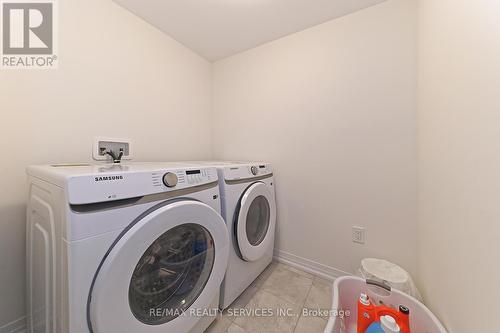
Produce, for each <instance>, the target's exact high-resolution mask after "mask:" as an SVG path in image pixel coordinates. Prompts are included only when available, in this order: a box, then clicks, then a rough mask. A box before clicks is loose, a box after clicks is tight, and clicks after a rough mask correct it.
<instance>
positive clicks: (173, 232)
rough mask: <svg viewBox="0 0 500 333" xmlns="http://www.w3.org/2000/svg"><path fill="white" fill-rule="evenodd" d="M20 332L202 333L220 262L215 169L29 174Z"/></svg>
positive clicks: (222, 248)
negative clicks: (24, 322) (24, 318)
mask: <svg viewBox="0 0 500 333" xmlns="http://www.w3.org/2000/svg"><path fill="white" fill-rule="evenodd" d="M27 172H28V175H29V202H28V209H27V260H28V263H27V271H28V275H27V279H28V281H27V284H28V311H27V312H28V325H29V330H28V332H30V333H33V332H37V333H38V332H40V333H41V332H43V333H49V332H50V333H84V332H85V333H89V332H94V333H114V332H134V333H139V332H140V333H160V332H161V333H165V332H175V333H184V332H186V333H187V332H190V333H191V332H202V331H204V330H205V328H206V327H208V326H209V324H210V323H211V321H212V320H213V319H214V317H215V316H216V310H217V308H218V303H219V293H220V285H221V282H222V279H223V277H224V273H225V271H226V267H227V262H228V255H229V236H228V231H227V228H226V225H225V223H224V220H223V219H222V217H221V215H220V214H219V213H220V197H219V188H218V183H217V170H216V169H215V168H210V167H197V168H193V167H183V166H180V165H178V164H129V165H127V164H124V165H73V166H69V165H52V166H33V167H29V168H28V170H27Z"/></svg>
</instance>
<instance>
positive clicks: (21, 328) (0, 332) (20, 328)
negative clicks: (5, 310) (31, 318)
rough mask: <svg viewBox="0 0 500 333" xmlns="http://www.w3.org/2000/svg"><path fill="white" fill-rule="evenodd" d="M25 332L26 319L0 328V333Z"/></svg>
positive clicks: (17, 320)
mask: <svg viewBox="0 0 500 333" xmlns="http://www.w3.org/2000/svg"><path fill="white" fill-rule="evenodd" d="M25 331H26V317H21V318H19V319H16V320H14V321H13V322H10V323H8V324H5V325H3V326H1V327H0V333H21V332H25Z"/></svg>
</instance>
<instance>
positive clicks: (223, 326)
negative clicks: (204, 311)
mask: <svg viewBox="0 0 500 333" xmlns="http://www.w3.org/2000/svg"><path fill="white" fill-rule="evenodd" d="M229 325H231V320H230V319H229V318H228V317H227V316H221V315H219V316H217V318H216V319H215V321H214V322H213V323H212V324H211V325H210V326H209V327H208V328H207V329H206V331H205V333H224V332H226V330H227V328H228V327H229Z"/></svg>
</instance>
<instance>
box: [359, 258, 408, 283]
mask: <svg viewBox="0 0 500 333" xmlns="http://www.w3.org/2000/svg"><path fill="white" fill-rule="evenodd" d="M361 268H362V269H363V270H364V271H365V272H367V273H368V274H370V275H373V276H374V277H376V278H378V279H380V280H383V281H386V282H389V283H393V284H405V283H407V282H408V280H409V276H410V275H409V274H408V272H406V271H405V270H404V269H402V268H401V267H399V266H398V265H396V264H394V263H392V262H389V261H387V260H383V259H375V258H365V259H363V260H361Z"/></svg>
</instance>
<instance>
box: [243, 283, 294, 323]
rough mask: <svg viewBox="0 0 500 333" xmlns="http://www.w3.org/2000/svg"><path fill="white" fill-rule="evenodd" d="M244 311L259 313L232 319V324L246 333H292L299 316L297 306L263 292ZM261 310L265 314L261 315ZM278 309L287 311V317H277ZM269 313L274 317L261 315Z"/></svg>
mask: <svg viewBox="0 0 500 333" xmlns="http://www.w3.org/2000/svg"><path fill="white" fill-rule="evenodd" d="M245 309H246V310H247V311H255V310H259V311H261V312H260V313H253V314H251V312H248V313H247V314H246V315H242V316H239V317H237V318H235V319H234V323H235V324H236V325H238V326H239V327H241V328H243V329H244V330H245V332H248V333H268V332H273V333H274V332H275V333H292V332H293V330H294V328H295V325H296V324H297V321H298V318H299V316H300V307H299V306H297V305H294V304H292V303H289V302H286V301H285V300H283V299H281V298H279V297H277V296H275V295H273V294H271V293H268V292H266V291H264V290H261V291H259V292H258V293H257V294H256V295H255V296H254V297H253V298H252V300H251V301H250V302H249V303H248V305H247V306H246V307H245ZM262 309H266V310H265V311H266V312H265V313H262ZM278 309H279V310H283V311H289V312H288V315H286V314H282V315H277V312H276V311H277V310H278ZM249 313H250V314H249ZM270 313H272V314H274V315H272V316H268V315H262V314H270ZM259 314H260V315H259Z"/></svg>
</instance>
